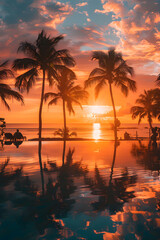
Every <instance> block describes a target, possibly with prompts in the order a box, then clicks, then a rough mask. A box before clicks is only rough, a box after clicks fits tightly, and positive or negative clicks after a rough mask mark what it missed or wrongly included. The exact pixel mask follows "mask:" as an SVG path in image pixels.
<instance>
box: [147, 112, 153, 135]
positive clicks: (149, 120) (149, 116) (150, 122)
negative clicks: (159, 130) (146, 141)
mask: <svg viewBox="0 0 160 240" xmlns="http://www.w3.org/2000/svg"><path fill="white" fill-rule="evenodd" d="M148 123H149V127H150V129H151V131H152V128H153V126H152V117H151V115H150V113H148Z"/></svg>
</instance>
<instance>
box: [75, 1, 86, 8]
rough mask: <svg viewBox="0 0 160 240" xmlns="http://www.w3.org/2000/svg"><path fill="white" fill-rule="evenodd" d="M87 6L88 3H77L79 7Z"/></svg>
mask: <svg viewBox="0 0 160 240" xmlns="http://www.w3.org/2000/svg"><path fill="white" fill-rule="evenodd" d="M87 5H88V3H87V2H83V3H77V4H76V6H77V7H84V6H87Z"/></svg>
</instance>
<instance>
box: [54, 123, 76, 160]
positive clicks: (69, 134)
mask: <svg viewBox="0 0 160 240" xmlns="http://www.w3.org/2000/svg"><path fill="white" fill-rule="evenodd" d="M54 135H58V136H60V137H62V138H63V139H64V142H63V153H62V162H63V164H64V157H65V152H66V139H68V138H70V137H72V136H75V137H76V136H77V133H76V132H70V131H69V128H67V127H66V129H65V128H59V129H58V130H56V131H55V132H54Z"/></svg>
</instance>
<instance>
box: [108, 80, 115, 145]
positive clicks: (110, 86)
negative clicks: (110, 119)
mask: <svg viewBox="0 0 160 240" xmlns="http://www.w3.org/2000/svg"><path fill="white" fill-rule="evenodd" d="M109 90H110V95H111V101H112V107H113V114H114V138H115V141H116V140H117V124H116V108H115V104H114V99H113V93H112V85H111V83H109Z"/></svg>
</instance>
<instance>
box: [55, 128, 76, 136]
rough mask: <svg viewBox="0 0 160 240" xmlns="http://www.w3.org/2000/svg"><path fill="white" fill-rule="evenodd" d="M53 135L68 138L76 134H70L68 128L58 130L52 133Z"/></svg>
mask: <svg viewBox="0 0 160 240" xmlns="http://www.w3.org/2000/svg"><path fill="white" fill-rule="evenodd" d="M54 135H58V136H60V137H62V138H66V139H68V138H70V137H73V136H74V137H76V136H77V133H76V132H70V130H69V128H67V127H66V129H64V128H59V129H57V130H56V131H55V132H54Z"/></svg>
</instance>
